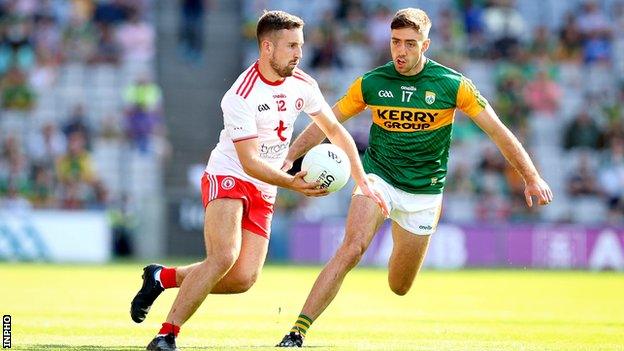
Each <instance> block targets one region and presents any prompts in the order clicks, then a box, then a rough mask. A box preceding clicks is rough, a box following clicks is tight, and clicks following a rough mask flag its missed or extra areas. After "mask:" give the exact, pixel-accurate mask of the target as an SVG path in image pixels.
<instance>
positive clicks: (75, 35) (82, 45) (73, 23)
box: [63, 12, 98, 62]
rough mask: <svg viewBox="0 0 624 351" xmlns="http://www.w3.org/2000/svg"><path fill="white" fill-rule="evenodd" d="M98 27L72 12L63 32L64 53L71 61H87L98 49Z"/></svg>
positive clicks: (67, 59) (65, 57)
mask: <svg viewBox="0 0 624 351" xmlns="http://www.w3.org/2000/svg"><path fill="white" fill-rule="evenodd" d="M97 37H98V33H97V28H96V27H95V26H94V25H93V23H92V22H90V21H89V20H88V19H87V18H84V17H82V16H80V15H78V14H77V13H76V12H74V13H73V14H72V17H71V18H70V22H69V25H68V26H67V27H66V28H65V31H64V33H63V55H64V59H65V60H66V61H69V62H86V61H87V60H88V59H89V58H91V57H93V55H94V54H95V52H96V49H97Z"/></svg>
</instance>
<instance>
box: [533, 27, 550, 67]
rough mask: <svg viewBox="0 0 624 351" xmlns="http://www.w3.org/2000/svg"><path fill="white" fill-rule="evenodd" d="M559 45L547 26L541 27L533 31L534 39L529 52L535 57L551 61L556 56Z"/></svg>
mask: <svg viewBox="0 0 624 351" xmlns="http://www.w3.org/2000/svg"><path fill="white" fill-rule="evenodd" d="M556 48H557V44H556V42H555V40H554V39H553V38H552V37H551V35H550V30H549V29H548V27H547V26H546V25H539V26H537V27H535V29H534V30H533V38H532V41H531V44H530V47H529V50H530V51H531V53H532V54H533V56H535V57H539V58H542V59H547V60H549V61H550V59H552V58H553V57H554V55H555V51H556Z"/></svg>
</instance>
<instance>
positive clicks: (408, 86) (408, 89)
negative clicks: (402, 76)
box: [401, 85, 416, 91]
mask: <svg viewBox="0 0 624 351" xmlns="http://www.w3.org/2000/svg"><path fill="white" fill-rule="evenodd" d="M401 90H407V91H416V87H413V86H410V85H401Z"/></svg>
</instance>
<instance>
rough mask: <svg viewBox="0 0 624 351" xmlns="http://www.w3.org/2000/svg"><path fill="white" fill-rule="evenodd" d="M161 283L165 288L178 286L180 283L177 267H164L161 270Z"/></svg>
mask: <svg viewBox="0 0 624 351" xmlns="http://www.w3.org/2000/svg"><path fill="white" fill-rule="evenodd" d="M160 283H161V284H162V286H163V288H165V289H169V288H177V287H178V284H177V283H176V269H175V268H163V269H162V270H161V271H160Z"/></svg>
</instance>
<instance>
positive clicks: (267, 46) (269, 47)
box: [260, 37, 273, 55]
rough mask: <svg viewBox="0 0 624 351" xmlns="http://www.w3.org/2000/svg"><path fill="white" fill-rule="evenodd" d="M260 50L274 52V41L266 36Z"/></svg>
mask: <svg viewBox="0 0 624 351" xmlns="http://www.w3.org/2000/svg"><path fill="white" fill-rule="evenodd" d="M260 51H264V52H265V53H267V54H269V55H270V54H271V53H272V52H273V43H272V42H271V40H269V38H267V37H265V38H264V39H262V40H261V41H260Z"/></svg>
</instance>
